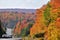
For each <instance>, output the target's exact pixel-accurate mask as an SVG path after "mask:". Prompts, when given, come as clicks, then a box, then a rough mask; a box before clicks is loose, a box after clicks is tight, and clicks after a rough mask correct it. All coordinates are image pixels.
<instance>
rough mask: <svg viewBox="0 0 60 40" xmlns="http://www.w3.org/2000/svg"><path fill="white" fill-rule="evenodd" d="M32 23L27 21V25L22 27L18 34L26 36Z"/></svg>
mask: <svg viewBox="0 0 60 40" xmlns="http://www.w3.org/2000/svg"><path fill="white" fill-rule="evenodd" d="M32 25H33V23H29V25H28V27H25V28H23V29H22V31H21V34H20V36H22V37H24V36H28V35H29V34H30V28H31V27H32Z"/></svg>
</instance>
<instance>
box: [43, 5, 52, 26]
mask: <svg viewBox="0 0 60 40" xmlns="http://www.w3.org/2000/svg"><path fill="white" fill-rule="evenodd" d="M44 18H45V24H46V26H48V25H49V23H50V21H51V18H50V5H49V4H48V5H47V8H46V9H45V10H44Z"/></svg>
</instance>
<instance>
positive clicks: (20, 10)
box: [0, 9, 36, 13]
mask: <svg viewBox="0 0 60 40" xmlns="http://www.w3.org/2000/svg"><path fill="white" fill-rule="evenodd" d="M5 11H11V12H32V13H34V12H35V11H36V9H0V12H5Z"/></svg>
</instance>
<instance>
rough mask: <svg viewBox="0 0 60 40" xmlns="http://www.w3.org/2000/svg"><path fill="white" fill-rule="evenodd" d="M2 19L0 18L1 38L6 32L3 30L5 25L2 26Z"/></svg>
mask: <svg viewBox="0 0 60 40" xmlns="http://www.w3.org/2000/svg"><path fill="white" fill-rule="evenodd" d="M1 25H2V23H1V20H0V38H1V37H2V35H3V34H5V31H4V30H3V27H2V26H1Z"/></svg>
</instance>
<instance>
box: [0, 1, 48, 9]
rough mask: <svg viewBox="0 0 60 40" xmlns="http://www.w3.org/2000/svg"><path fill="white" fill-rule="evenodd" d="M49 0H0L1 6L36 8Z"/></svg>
mask: <svg viewBox="0 0 60 40" xmlns="http://www.w3.org/2000/svg"><path fill="white" fill-rule="evenodd" d="M48 1H49V0H0V9H1V8H21V9H37V8H40V7H42V5H44V4H47V2H48Z"/></svg>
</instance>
